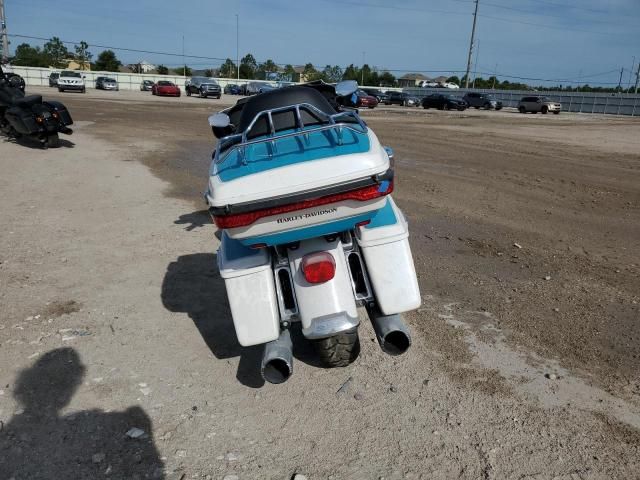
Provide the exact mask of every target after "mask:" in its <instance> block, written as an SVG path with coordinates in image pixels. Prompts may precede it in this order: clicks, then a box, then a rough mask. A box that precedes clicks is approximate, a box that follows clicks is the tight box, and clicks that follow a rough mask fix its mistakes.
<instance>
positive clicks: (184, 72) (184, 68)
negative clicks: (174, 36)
mask: <svg viewBox="0 0 640 480" xmlns="http://www.w3.org/2000/svg"><path fill="white" fill-rule="evenodd" d="M182 76H183V77H186V76H187V62H185V60H184V35H182Z"/></svg>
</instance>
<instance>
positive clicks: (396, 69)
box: [9, 34, 619, 85]
mask: <svg viewBox="0 0 640 480" xmlns="http://www.w3.org/2000/svg"><path fill="white" fill-rule="evenodd" d="M9 37H15V38H25V39H32V40H45V41H48V40H50V39H48V38H44V37H37V36H33V35H20V34H9ZM61 42H62V43H64V44H68V45H77V44H79V43H80V42H71V41H67V40H61ZM89 46H91V47H98V48H104V49H109V50H124V51H128V52H137V53H148V54H154V55H166V56H173V57H182V54H181V53H171V52H158V51H151V50H140V49H134V48H121V47H114V46H109V45H98V44H89ZM185 58H191V59H199V60H215V61H220V62H222V61H224V60H226V59H223V58H220V57H207V56H201V55H185ZM274 63H275V64H276V65H278V66H286V65H288V64H290V63H278V62H274ZM200 65H209V64H208V63H205V64H200ZM344 68H346V67H344ZM379 70H380V71H385V72H390V73H399V72H400V73H401V72H413V73H424V74H450V73H452V74H459V73H465V71H464V70H458V69H439V70H417V69H413V68H400V67H394V68H379ZM618 71H619V70H618V69H615V70H609V71H606V72H600V73H595V74H589V75H581V76H580V78H581V79H584V78H592V77H598V76H603V75H607V74H611V73H614V72H618ZM478 73H479V74H480V75H488V76H493V75H496V76H499V77H502V78H507V79H514V80H527V81H537V82H549V83H554V82H555V83H581V81H580V80H578V81H576V80H569V79H549V78H534V77H522V76H518V75H510V74H507V73H501V72H495V71H492V72H478ZM597 83H598V84H599V85H617V82H597Z"/></svg>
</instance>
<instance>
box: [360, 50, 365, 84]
mask: <svg viewBox="0 0 640 480" xmlns="http://www.w3.org/2000/svg"><path fill="white" fill-rule="evenodd" d="M364 55H365V52H362V69H361V70H360V73H361V76H362V78H361V80H360V86H363V85H364Z"/></svg>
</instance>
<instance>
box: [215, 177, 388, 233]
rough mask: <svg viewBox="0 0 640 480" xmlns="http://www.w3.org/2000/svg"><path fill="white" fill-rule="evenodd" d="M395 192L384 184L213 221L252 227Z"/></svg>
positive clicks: (233, 226)
mask: <svg viewBox="0 0 640 480" xmlns="http://www.w3.org/2000/svg"><path fill="white" fill-rule="evenodd" d="M392 192H393V181H390V182H382V183H381V184H380V185H371V186H370V187H365V188H359V189H357V190H351V191H348V192H344V193H336V194H334V195H327V196H325V197H320V198H316V199H313V200H304V201H302V202H296V203H290V204H289V205H283V206H281V207H273V208H266V209H264V210H256V211H255V212H247V213H239V214H237V215H225V216H214V217H213V221H214V222H215V224H216V225H217V226H218V228H237V227H246V226H247V225H251V224H252V223H253V222H255V221H256V220H258V219H260V218H263V217H270V216H272V215H278V214H281V213H288V212H293V211H296V210H305V209H307V208H312V207H319V206H321V205H327V204H329V203H335V202H341V201H343V200H357V201H359V202H365V201H367V200H373V199H374V198H378V197H384V196H385V195H389V194H390V193H392Z"/></svg>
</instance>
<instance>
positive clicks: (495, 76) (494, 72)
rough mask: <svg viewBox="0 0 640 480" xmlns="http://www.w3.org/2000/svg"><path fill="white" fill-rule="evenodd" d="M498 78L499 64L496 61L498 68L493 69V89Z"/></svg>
mask: <svg viewBox="0 0 640 480" xmlns="http://www.w3.org/2000/svg"><path fill="white" fill-rule="evenodd" d="M496 78H498V64H497V63H496V68H495V70H494V71H493V84H492V85H491V90H494V89H495V88H496Z"/></svg>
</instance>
